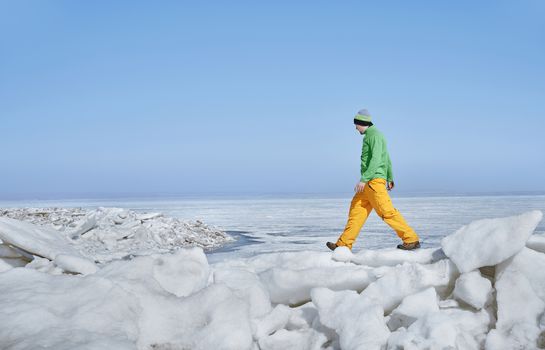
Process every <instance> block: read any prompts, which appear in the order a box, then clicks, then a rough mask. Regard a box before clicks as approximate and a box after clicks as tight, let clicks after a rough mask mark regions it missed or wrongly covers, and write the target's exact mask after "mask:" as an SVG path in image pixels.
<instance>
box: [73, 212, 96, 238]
mask: <svg viewBox="0 0 545 350" xmlns="http://www.w3.org/2000/svg"><path fill="white" fill-rule="evenodd" d="M96 225H97V218H96V213H95V212H91V213H88V214H87V215H85V217H84V218H83V219H82V220H81V221H80V222H79V223H78V224H77V226H76V227H75V228H74V229H72V230H71V231H69V232H68V236H69V237H71V238H73V239H75V238H79V237H80V236H81V235H83V234H84V233H87V232H89V231H90V230H92V229H94V228H95V227H96Z"/></svg>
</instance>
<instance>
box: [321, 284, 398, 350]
mask: <svg viewBox="0 0 545 350" xmlns="http://www.w3.org/2000/svg"><path fill="white" fill-rule="evenodd" d="M311 295H312V301H313V303H314V304H316V306H317V307H318V312H319V315H320V322H322V323H323V324H324V325H325V326H327V327H329V328H332V329H335V330H336V331H337V334H339V340H340V346H341V348H342V349H343V350H361V349H366V350H375V349H377V350H379V349H382V348H383V347H384V346H385V345H386V342H387V340H388V336H389V335H390V331H389V330H388V327H386V324H385V321H384V315H383V314H384V310H383V309H382V307H381V306H380V305H379V304H376V303H374V302H373V301H372V300H370V299H369V298H366V297H362V296H361V295H358V293H356V292H354V291H340V292H334V291H332V290H329V289H327V288H315V289H313V290H312V293H311Z"/></svg>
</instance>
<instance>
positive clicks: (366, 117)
mask: <svg viewBox="0 0 545 350" xmlns="http://www.w3.org/2000/svg"><path fill="white" fill-rule="evenodd" d="M370 122H371V114H369V112H368V111H367V109H361V110H360V111H359V112H358V114H356V116H355V117H354V124H358V125H369V123H370Z"/></svg>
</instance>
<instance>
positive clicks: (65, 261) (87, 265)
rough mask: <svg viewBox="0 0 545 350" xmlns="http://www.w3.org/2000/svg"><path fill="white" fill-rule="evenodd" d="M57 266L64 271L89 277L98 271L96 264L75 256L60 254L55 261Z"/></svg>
mask: <svg viewBox="0 0 545 350" xmlns="http://www.w3.org/2000/svg"><path fill="white" fill-rule="evenodd" d="M53 262H54V263H55V265H57V266H58V267H59V268H61V269H63V270H64V271H68V272H75V273H80V274H83V275H88V274H91V273H95V272H97V271H98V267H97V266H96V265H95V263H94V262H92V261H90V260H88V259H84V258H80V257H77V256H73V255H66V254H59V255H57V256H56V257H55V260H53Z"/></svg>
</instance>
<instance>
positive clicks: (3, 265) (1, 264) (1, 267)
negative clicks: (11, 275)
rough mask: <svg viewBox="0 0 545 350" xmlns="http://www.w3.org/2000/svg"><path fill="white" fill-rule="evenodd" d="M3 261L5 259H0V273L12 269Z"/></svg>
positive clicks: (11, 266)
mask: <svg viewBox="0 0 545 350" xmlns="http://www.w3.org/2000/svg"><path fill="white" fill-rule="evenodd" d="M5 260H6V259H3V258H0V273H2V272H4V271H7V270H11V269H12V268H13V265H11V264H8V262H7V261H5Z"/></svg>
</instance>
